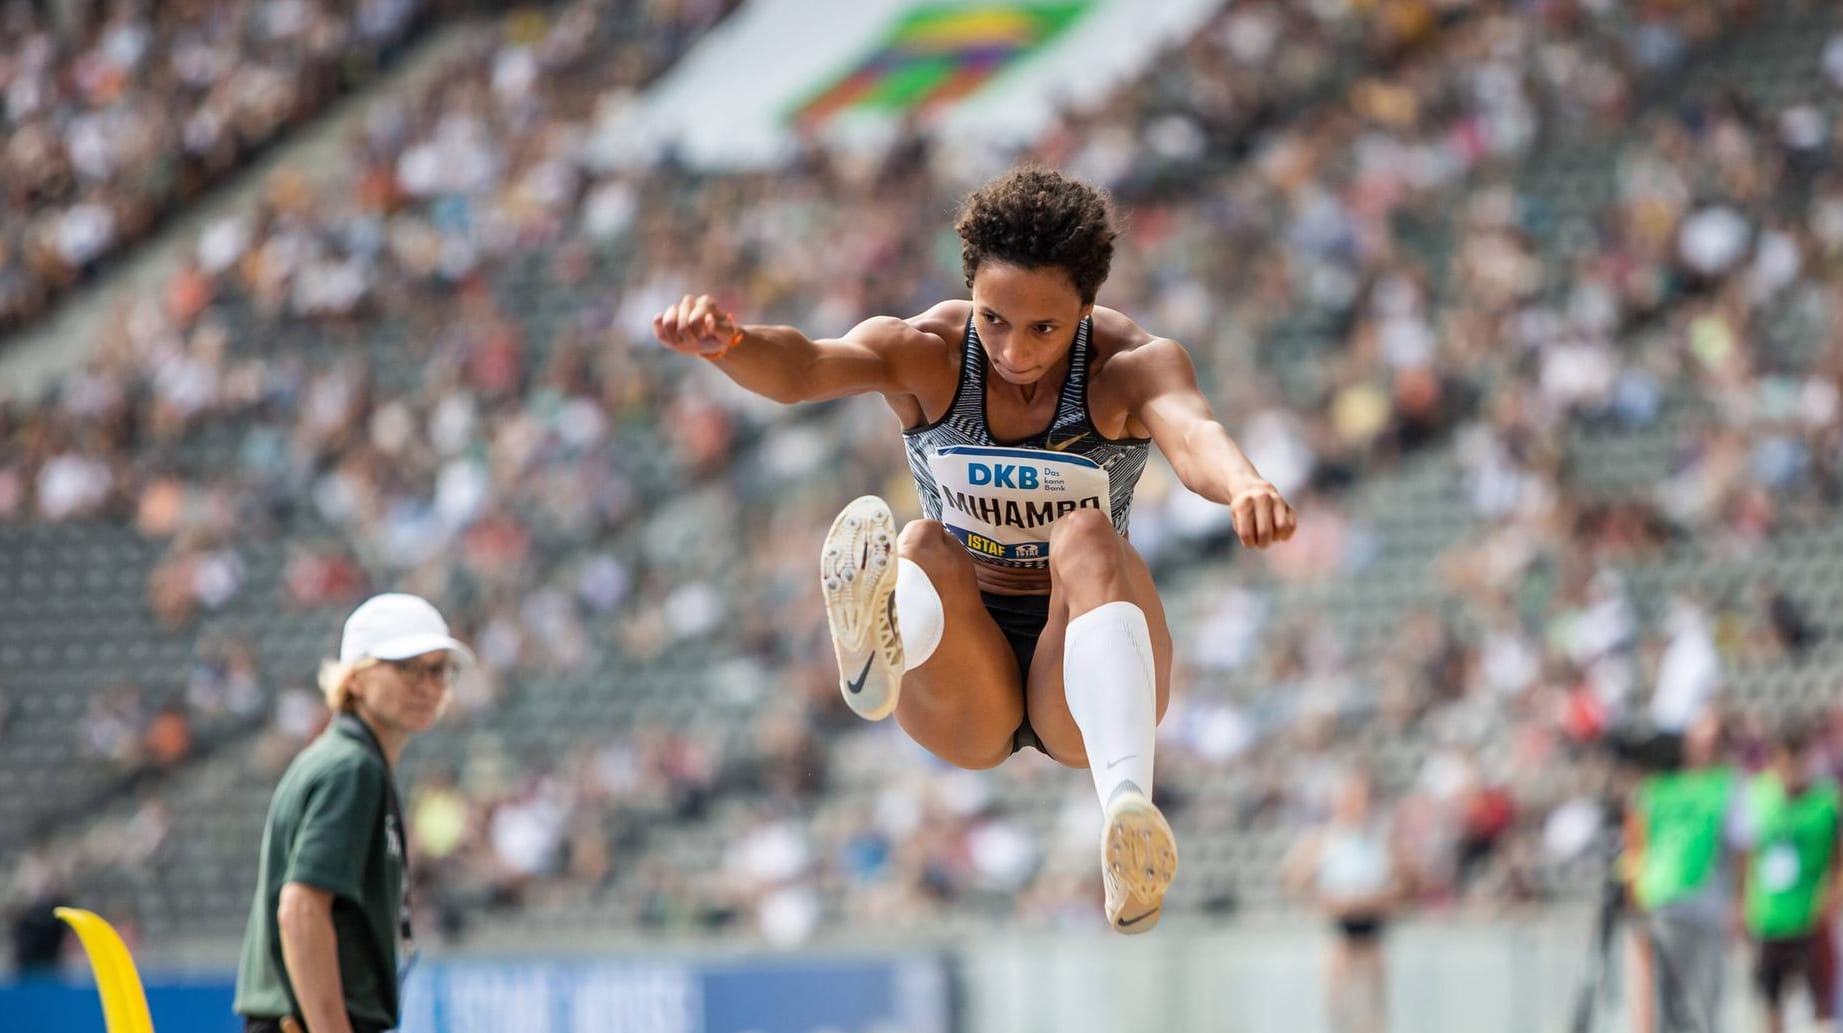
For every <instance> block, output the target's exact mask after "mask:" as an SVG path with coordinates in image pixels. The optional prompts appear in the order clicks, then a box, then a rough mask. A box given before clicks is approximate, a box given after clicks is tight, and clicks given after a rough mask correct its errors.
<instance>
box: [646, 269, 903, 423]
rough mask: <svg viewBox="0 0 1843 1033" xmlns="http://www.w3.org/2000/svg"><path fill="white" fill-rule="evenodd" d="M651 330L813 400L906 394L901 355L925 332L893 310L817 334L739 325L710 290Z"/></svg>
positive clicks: (794, 397) (683, 348)
mask: <svg viewBox="0 0 1843 1033" xmlns="http://www.w3.org/2000/svg"><path fill="white" fill-rule="evenodd" d="M653 335H654V336H655V337H658V338H659V340H660V342H661V343H662V344H664V345H665V346H666V347H668V348H671V349H672V350H673V351H678V352H684V353H685V354H687V355H699V356H702V357H704V358H707V359H710V360H712V362H713V364H714V365H715V366H716V367H717V368H718V369H720V370H722V371H723V373H724V375H725V376H727V377H729V378H730V379H731V380H734V381H735V382H736V383H738V384H741V385H742V386H743V387H745V388H747V389H749V390H750V391H753V392H755V393H756V394H758V395H761V396H763V397H765V398H771V399H773V400H775V401H777V402H783V403H787V404H792V403H794V402H818V401H824V400H826V399H829V398H843V397H845V396H847V395H856V394H867V393H869V392H873V391H875V392H880V393H883V394H906V393H908V388H905V387H904V386H903V385H904V376H903V373H904V369H903V366H904V365H905V360H907V359H908V358H909V357H910V356H912V354H913V353H914V351H915V350H916V349H915V348H914V347H913V345H914V344H916V343H917V339H918V338H919V339H922V340H924V341H925V340H927V339H928V338H929V336H930V335H928V334H926V333H925V332H923V331H921V330H917V329H916V328H915V327H913V326H911V325H910V324H909V323H906V322H904V321H903V320H901V319H897V318H896V317H894V316H875V317H872V318H870V319H867V320H865V321H864V322H862V323H859V324H858V325H857V326H855V327H852V328H851V331H850V332H849V333H847V334H845V336H843V337H840V338H836V339H830V340H819V341H815V340H812V339H810V338H808V337H807V336H806V335H805V334H803V333H801V332H800V331H798V330H796V329H794V328H793V327H791V326H743V325H742V324H740V323H737V322H736V321H735V319H734V318H733V317H731V316H730V314H729V313H727V312H725V311H723V309H722V308H720V307H719V306H718V305H717V303H716V301H715V300H713V299H712V298H711V297H710V295H708V294H701V295H698V296H697V297H692V296H691V295H689V294H687V295H685V297H684V300H682V301H680V302H679V303H678V304H676V305H672V306H670V307H668V308H667V309H666V310H665V311H664V312H661V313H660V314H659V315H657V316H654V317H653Z"/></svg>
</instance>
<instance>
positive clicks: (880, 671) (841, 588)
mask: <svg viewBox="0 0 1843 1033" xmlns="http://www.w3.org/2000/svg"><path fill="white" fill-rule="evenodd" d="M819 586H820V589H821V591H823V592H824V593H825V601H826V621H827V622H828V623H829V624H831V626H832V649H833V651H834V652H835V653H837V654H838V688H839V691H840V692H841V693H842V694H843V695H844V697H845V702H846V703H848V704H850V705H851V709H852V710H855V711H856V712H857V714H858V716H859V717H862V718H864V719H865V720H867V721H878V720H882V719H883V718H885V717H888V716H889V715H890V713H891V712H892V711H894V710H895V709H896V696H897V694H898V692H900V691H901V689H902V635H901V634H900V633H899V632H898V630H897V626H896V518H895V517H894V516H892V515H891V514H890V508H889V504H888V503H886V502H884V501H883V500H882V499H880V498H878V497H877V496H875V495H865V496H862V497H861V498H858V499H855V500H853V501H852V503H851V504H850V505H848V506H846V507H845V509H844V511H843V512H841V513H839V514H838V519H836V520H834V521H832V530H830V531H828V532H827V533H826V541H825V546H824V547H823V548H822V549H821V550H820V553H819Z"/></svg>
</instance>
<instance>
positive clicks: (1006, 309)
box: [973, 262, 1094, 384]
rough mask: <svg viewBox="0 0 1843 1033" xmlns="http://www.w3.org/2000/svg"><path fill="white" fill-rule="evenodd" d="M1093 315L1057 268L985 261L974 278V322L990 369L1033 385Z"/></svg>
mask: <svg viewBox="0 0 1843 1033" xmlns="http://www.w3.org/2000/svg"><path fill="white" fill-rule="evenodd" d="M1093 311H1094V306H1093V305H1092V304H1083V303H1082V300H1081V294H1080V293H1079V292H1077V291H1076V289H1075V283H1074V281H1072V280H1070V279H1069V274H1068V273H1066V272H1063V271H1062V270H1061V269H1055V268H1041V269H1026V268H1024V267H1023V266H1016V265H1010V264H1008V263H1005V262H983V263H981V264H980V266H979V271H978V272H976V273H974V274H973V319H974V320H975V321H976V324H977V325H978V327H979V340H980V343H982V344H984V345H985V353H986V358H987V359H988V360H990V362H991V365H992V371H993V372H994V373H996V374H998V376H999V377H1000V378H1001V379H1003V380H1005V381H1007V382H1009V383H1013V384H1034V383H1036V382H1037V381H1038V380H1039V379H1041V378H1042V377H1043V375H1044V374H1045V373H1047V372H1049V370H1050V367H1052V366H1054V365H1056V363H1058V362H1060V361H1062V357H1063V356H1064V355H1067V354H1068V352H1069V348H1070V347H1071V346H1072V345H1073V344H1074V343H1075V329H1076V327H1078V326H1079V325H1081V321H1082V320H1083V319H1086V318H1087V317H1088V314H1089V313H1091V312H1093Z"/></svg>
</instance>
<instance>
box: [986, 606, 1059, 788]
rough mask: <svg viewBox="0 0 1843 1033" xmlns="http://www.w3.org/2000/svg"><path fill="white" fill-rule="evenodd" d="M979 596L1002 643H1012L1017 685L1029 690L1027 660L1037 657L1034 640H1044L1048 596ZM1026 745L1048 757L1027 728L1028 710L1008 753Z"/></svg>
mask: <svg viewBox="0 0 1843 1033" xmlns="http://www.w3.org/2000/svg"><path fill="white" fill-rule="evenodd" d="M979 597H980V598H981V599H983V600H984V601H985V612H987V613H989V614H991V615H992V620H993V621H994V622H996V623H997V624H998V630H999V631H1002V632H1004V634H1005V641H1006V642H1009V643H1011V655H1013V656H1015V657H1016V658H1017V673H1018V684H1019V685H1021V686H1024V687H1026V688H1028V687H1029V685H1030V661H1031V659H1032V658H1033V657H1035V656H1036V655H1037V640H1038V639H1039V638H1042V637H1043V626H1044V625H1045V624H1048V623H1049V596H1047V595H996V594H994V593H992V592H981V593H979ZM1026 746H1032V747H1035V748H1036V750H1037V752H1038V753H1041V754H1043V755H1044V756H1045V757H1047V756H1049V755H1050V752H1049V751H1048V750H1046V749H1044V748H1043V740H1041V739H1038V738H1037V731H1036V729H1034V728H1032V727H1030V711H1029V709H1028V707H1027V708H1026V709H1025V712H1024V720H1023V722H1022V723H1020V724H1019V725H1018V726H1017V731H1015V732H1013V733H1011V752H1012V753H1016V752H1017V751H1019V750H1021V749H1023V748H1024V747H1026Z"/></svg>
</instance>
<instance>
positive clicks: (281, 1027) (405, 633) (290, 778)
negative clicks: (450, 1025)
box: [232, 593, 473, 1033]
mask: <svg viewBox="0 0 1843 1033" xmlns="http://www.w3.org/2000/svg"><path fill="white" fill-rule="evenodd" d="M472 659H473V654H472V653H471V652H469V651H468V649H467V647H466V646H464V645H462V644H461V643H460V642H458V641H456V640H455V639H454V638H453V637H452V636H451V635H449V633H448V622H447V621H445V620H443V619H442V615H441V614H440V613H439V612H437V611H436V609H435V607H434V606H432V605H430V604H429V602H428V601H426V600H424V599H421V598H418V597H416V596H413V595H403V594H399V593H390V594H385V595H380V596H375V597H373V598H371V599H368V600H366V601H365V603H364V604H363V605H361V606H360V607H359V608H358V609H356V610H354V611H353V612H352V615H351V617H349V618H347V620H346V624H345V633H344V636H343V638H342V639H341V641H340V647H339V659H338V660H329V661H327V663H326V664H325V665H324V666H323V667H322V668H321V671H320V688H321V691H322V692H323V693H325V695H326V702H327V706H328V707H329V708H331V709H332V711H333V721H332V723H331V724H330V725H329V726H328V727H327V729H326V731H325V732H324V733H323V734H322V735H321V736H320V737H319V738H318V739H316V740H314V741H313V742H312V743H311V744H309V745H308V746H307V748H306V749H304V750H302V751H301V753H300V755H299V756H297V757H295V759H294V762H293V763H291V764H290V765H289V766H288V770H287V771H286V772H284V773H283V774H282V780H281V783H280V784H279V785H277V786H276V787H275V796H274V798H273V799H272V800H271V801H270V803H269V816H268V820H267V821H266V822H265V824H264V826H263V832H262V850H261V855H260V860H259V862H258V867H257V876H256V893H255V899H254V901H252V903H251V905H250V918H249V925H248V928H247V930H246V932H245V933H244V937H243V956H242V960H241V961H240V963H239V964H238V966H237V994H236V999H235V1002H234V1003H233V1004H232V1008H233V1009H234V1010H235V1011H236V1012H237V1014H239V1015H242V1016H243V1017H244V1019H245V1023H244V1030H245V1033H381V1031H383V1030H387V1029H392V1028H395V1027H396V1025H397V1023H398V1021H399V1018H400V1015H399V1002H398V991H399V990H400V987H399V985H398V982H399V972H398V966H397V958H398V941H399V939H401V940H402V941H403V942H404V945H405V947H406V948H407V945H408V943H409V941H410V922H409V901H408V899H407V897H406V894H405V886H406V885H407V884H408V879H407V877H406V876H407V872H406V871H405V865H406V859H407V857H408V856H409V852H408V850H407V849H406V846H407V844H406V843H405V842H404V823H403V807H402V804H401V802H400V801H399V799H398V797H397V786H396V781H395V776H394V775H393V774H392V772H393V770H394V769H395V768H396V765H397V759H398V758H399V757H401V756H402V754H403V747H404V745H405V744H406V743H408V742H409V740H410V738H411V737H412V736H414V735H417V734H419V733H421V732H425V731H427V730H428V729H429V727H430V726H431V725H433V724H434V723H435V719H436V718H437V717H439V716H440V715H441V712H442V708H443V707H444V706H445V705H446V703H447V699H448V689H449V686H450V685H451V684H452V683H453V680H454V677H455V674H456V672H457V670H458V665H459V664H462V663H471V662H472Z"/></svg>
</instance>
